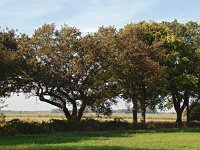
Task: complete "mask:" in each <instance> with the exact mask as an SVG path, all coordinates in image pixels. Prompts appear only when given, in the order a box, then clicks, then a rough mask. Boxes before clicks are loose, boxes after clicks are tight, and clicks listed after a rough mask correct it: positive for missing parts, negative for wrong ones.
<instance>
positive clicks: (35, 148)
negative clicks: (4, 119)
mask: <svg viewBox="0 0 200 150" xmlns="http://www.w3.org/2000/svg"><path fill="white" fill-rule="evenodd" d="M0 149H2V150H50V149H55V150H132V149H138V150H142V149H148V150H150V149H152V150H154V149H159V150H161V149H163V150H164V149H178V150H182V149H190V150H193V149H196V150H199V149H200V129H195V130H185V131H182V130H176V129H170V130H149V131H142V130H141V131H124V132H93V133H87V132H81V133H62V134H52V135H33V136H6V137H5V136H4V137H0Z"/></svg>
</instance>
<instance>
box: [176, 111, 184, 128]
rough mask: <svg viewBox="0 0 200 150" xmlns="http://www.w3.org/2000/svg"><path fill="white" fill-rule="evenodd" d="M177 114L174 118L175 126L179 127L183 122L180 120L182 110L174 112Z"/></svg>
mask: <svg viewBox="0 0 200 150" xmlns="http://www.w3.org/2000/svg"><path fill="white" fill-rule="evenodd" d="M176 114H177V118H176V127H177V128H181V127H182V126H183V122H182V111H181V110H179V111H177V112H176Z"/></svg>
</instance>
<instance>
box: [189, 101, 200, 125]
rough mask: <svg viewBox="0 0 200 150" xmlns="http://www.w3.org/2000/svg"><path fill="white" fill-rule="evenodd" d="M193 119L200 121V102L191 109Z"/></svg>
mask: <svg viewBox="0 0 200 150" xmlns="http://www.w3.org/2000/svg"><path fill="white" fill-rule="evenodd" d="M190 119H191V120H198V121H200V104H197V105H196V106H195V107H194V108H193V109H192V111H191V114H190Z"/></svg>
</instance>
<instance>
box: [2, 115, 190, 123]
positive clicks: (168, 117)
mask: <svg viewBox="0 0 200 150" xmlns="http://www.w3.org/2000/svg"><path fill="white" fill-rule="evenodd" d="M5 115H6V121H10V120H12V119H20V120H24V121H30V122H31V121H38V122H42V121H48V120H50V119H61V120H63V119H65V116H64V115H63V114H62V113H34V114H20V113H19V114H5ZM140 116H141V114H138V120H140V119H141V117H140ZM84 118H90V119H95V120H99V121H105V120H114V119H122V120H125V121H128V122H132V114H117V113H114V114H113V115H112V116H110V117H105V116H97V115H96V114H93V113H90V114H84V117H83V119H84ZM146 120H147V122H151V121H156V122H163V121H165V122H174V121H175V120H176V114H147V115H146ZM185 120H186V118H185V117H184V116H183V121H185Z"/></svg>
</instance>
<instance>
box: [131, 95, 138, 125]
mask: <svg viewBox="0 0 200 150" xmlns="http://www.w3.org/2000/svg"><path fill="white" fill-rule="evenodd" d="M132 102H133V109H132V113H133V124H137V122H138V121H137V110H138V106H137V105H138V104H137V101H136V100H133V99H132Z"/></svg>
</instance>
